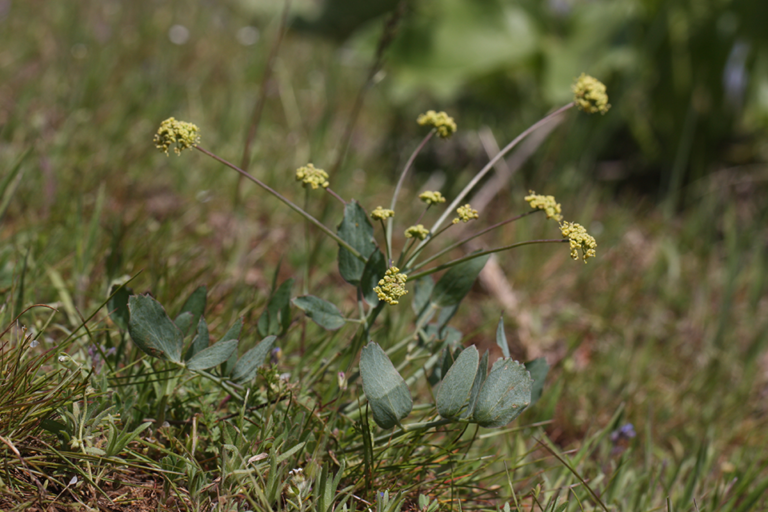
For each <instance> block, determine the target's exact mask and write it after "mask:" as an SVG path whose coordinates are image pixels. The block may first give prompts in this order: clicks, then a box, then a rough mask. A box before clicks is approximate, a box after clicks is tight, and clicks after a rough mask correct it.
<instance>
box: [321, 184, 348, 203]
mask: <svg viewBox="0 0 768 512" xmlns="http://www.w3.org/2000/svg"><path fill="white" fill-rule="evenodd" d="M325 191H326V192H328V193H329V194H331V195H332V196H333V197H335V198H336V199H338V201H339V202H340V203H341V204H343V205H344V206H347V202H346V201H345V200H344V198H342V197H341V196H340V195H339V194H337V193H336V192H334V191H333V190H331V187H327V188H326V189H325Z"/></svg>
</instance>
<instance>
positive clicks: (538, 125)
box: [412, 102, 576, 258]
mask: <svg viewBox="0 0 768 512" xmlns="http://www.w3.org/2000/svg"><path fill="white" fill-rule="evenodd" d="M574 106H576V103H574V102H571V103H568V104H567V105H565V106H563V107H560V108H559V109H557V110H555V111H554V112H552V113H550V114H547V115H546V116H544V117H542V118H541V119H539V120H538V121H536V122H535V123H534V124H532V125H531V126H530V127H528V129H526V130H525V131H524V132H523V133H521V134H520V135H518V136H517V137H515V139H514V140H513V141H512V142H510V143H509V144H507V145H506V146H505V147H504V149H502V150H501V151H499V153H498V154H497V155H496V156H494V157H493V158H491V161H490V162H488V163H487V164H486V165H485V167H483V168H482V169H481V170H480V172H478V173H477V174H476V175H475V177H474V178H472V181H470V182H469V183H467V186H466V187H464V190H462V191H461V193H459V195H458V196H456V199H454V200H453V202H452V203H451V205H450V206H449V207H448V208H446V210H445V212H444V213H443V214H442V215H441V216H440V218H439V219H437V222H435V224H434V225H433V226H432V228H431V229H430V230H429V231H430V232H432V233H434V232H435V230H437V229H438V228H439V227H440V226H441V225H442V224H443V222H445V219H447V218H448V216H449V215H451V213H452V212H453V211H454V210H455V209H456V207H457V206H458V205H459V203H461V201H462V200H464V198H465V197H466V196H467V194H469V193H470V191H471V190H472V189H473V188H474V187H475V185H477V184H478V183H479V182H480V180H482V179H483V177H484V176H485V175H486V174H488V172H489V171H490V170H491V169H493V166H494V165H496V162H498V161H499V160H501V159H502V158H503V157H504V155H506V154H507V153H509V152H510V151H511V150H512V149H514V147H515V146H517V145H518V144H519V143H520V142H521V141H522V140H523V139H524V138H526V137H527V136H528V135H530V134H531V133H532V132H534V131H536V130H537V129H538V128H541V127H542V126H543V125H545V124H546V123H547V122H548V121H549V120H550V119H552V118H553V117H557V116H559V115H560V114H562V113H563V112H565V111H566V110H568V109H571V108H573V107H574ZM425 244H426V240H425V241H423V242H422V243H421V244H419V246H418V247H417V248H416V252H415V253H414V256H413V257H412V258H414V257H416V255H418V254H419V253H420V252H421V250H422V248H423V247H424V245H425Z"/></svg>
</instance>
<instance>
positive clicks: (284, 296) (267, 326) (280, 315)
mask: <svg viewBox="0 0 768 512" xmlns="http://www.w3.org/2000/svg"><path fill="white" fill-rule="evenodd" d="M293 283H294V279H293V278H290V279H286V280H285V281H284V282H283V284H281V285H280V287H279V288H278V289H277V290H276V291H275V292H274V293H273V294H272V297H270V298H269V302H268V303H267V307H266V309H265V310H264V311H263V312H262V313H261V316H260V317H259V324H258V329H259V335H260V336H262V337H264V336H269V335H272V334H274V335H275V336H280V335H282V334H284V333H285V331H286V330H287V329H288V326H289V325H290V323H291V307H290V303H291V289H292V288H293Z"/></svg>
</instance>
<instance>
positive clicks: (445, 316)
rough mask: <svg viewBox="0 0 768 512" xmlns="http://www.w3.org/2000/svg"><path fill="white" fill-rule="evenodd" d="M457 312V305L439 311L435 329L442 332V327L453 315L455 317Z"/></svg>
mask: <svg viewBox="0 0 768 512" xmlns="http://www.w3.org/2000/svg"><path fill="white" fill-rule="evenodd" d="M458 310H459V304H454V305H453V306H449V307H447V308H443V309H441V310H440V314H439V315H437V328H438V329H440V330H442V329H443V327H445V325H446V324H447V323H448V322H450V321H451V318H453V315H455V314H456V311H458Z"/></svg>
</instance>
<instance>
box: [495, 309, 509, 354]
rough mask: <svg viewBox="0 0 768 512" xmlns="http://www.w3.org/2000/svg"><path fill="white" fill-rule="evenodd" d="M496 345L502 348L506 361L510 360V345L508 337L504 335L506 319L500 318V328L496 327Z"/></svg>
mask: <svg viewBox="0 0 768 512" xmlns="http://www.w3.org/2000/svg"><path fill="white" fill-rule="evenodd" d="M496 344H497V345H498V346H499V348H501V353H502V354H503V355H504V359H509V343H507V335H506V334H505V333H504V317H503V316H501V317H499V326H498V327H496Z"/></svg>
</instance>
